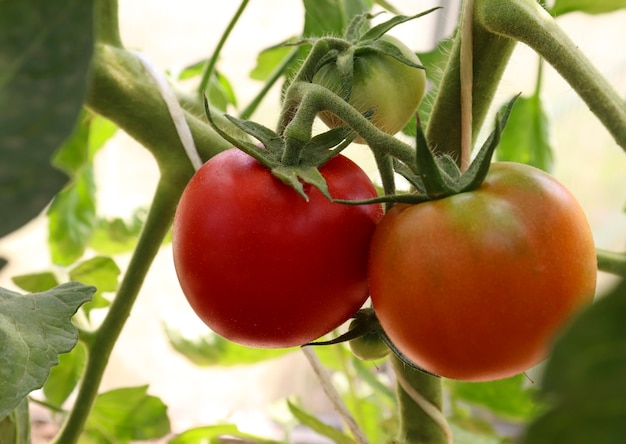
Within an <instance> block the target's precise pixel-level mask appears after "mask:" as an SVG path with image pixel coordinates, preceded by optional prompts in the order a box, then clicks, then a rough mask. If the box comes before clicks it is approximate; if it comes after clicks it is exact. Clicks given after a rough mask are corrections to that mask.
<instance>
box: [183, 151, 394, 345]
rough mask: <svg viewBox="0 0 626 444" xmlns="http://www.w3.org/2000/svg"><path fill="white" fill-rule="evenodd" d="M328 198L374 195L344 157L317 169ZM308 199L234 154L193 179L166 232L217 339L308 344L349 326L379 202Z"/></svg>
mask: <svg viewBox="0 0 626 444" xmlns="http://www.w3.org/2000/svg"><path fill="white" fill-rule="evenodd" d="M320 172H321V173H322V175H323V176H324V177H325V179H326V181H327V183H328V188H329V192H330V194H331V195H332V196H333V197H335V198H341V199H364V198H371V197H374V196H375V195H376V190H375V188H374V186H373V184H372V183H371V181H370V179H369V178H368V177H367V175H366V174H365V173H364V172H363V171H362V170H361V169H360V168H359V167H358V166H357V165H356V164H354V163H353V162H352V161H351V160H349V159H347V158H346V157H343V156H341V155H339V156H336V157H334V158H333V159H331V160H330V161H329V162H327V163H326V164H325V165H323V166H322V167H321V168H320ZM305 191H306V193H307V195H308V196H309V202H307V201H305V200H304V199H303V198H302V197H301V196H300V195H299V194H297V193H296V191H294V190H293V189H292V188H290V187H289V186H287V185H285V184H283V183H282V182H281V181H280V180H278V179H276V178H275V177H274V176H273V175H272V174H271V173H270V171H269V170H268V169H266V168H265V167H263V166H262V165H260V164H259V163H258V162H257V161H256V160H255V159H253V158H252V157H250V156H248V155H247V154H245V153H243V152H241V151H240V150H238V149H230V150H227V151H224V152H222V153H220V154H218V155H216V156H215V157H213V158H212V159H210V160H209V161H208V162H207V163H206V164H205V165H204V166H202V168H200V169H199V170H198V171H197V173H196V174H195V175H194V176H193V178H192V179H191V181H190V182H189V184H188V185H187V187H186V189H185V191H184V193H183V195H182V197H181V200H180V203H179V205H178V208H177V211H176V216H175V219H174V228H173V230H174V231H173V254H174V264H175V267H176V272H177V275H178V279H179V281H180V285H181V287H182V289H183V292H184V294H185V296H186V297H187V299H188V301H189V303H190V304H191V307H192V308H193V309H194V310H195V312H196V313H197V314H198V316H199V317H200V318H201V319H202V320H203V321H204V322H205V323H206V324H207V325H208V326H209V327H210V328H211V329H212V330H213V331H214V332H216V333H217V334H219V335H221V336H223V337H225V338H226V339H229V340H231V341H234V342H237V343H239V344H243V345H247V346H251V347H268V348H269V347H272V348H277V347H291V346H299V345H302V344H305V343H308V342H311V341H313V340H315V339H318V338H319V337H321V336H323V335H325V334H326V333H328V332H330V331H331V330H333V329H334V328H336V327H338V326H339V325H341V324H342V323H343V322H345V321H346V320H348V319H349V317H350V316H351V315H353V314H354V313H355V312H356V311H357V310H358V309H359V308H360V307H361V305H362V304H363V302H364V301H365V299H366V298H367V296H368V286H367V255H368V248H369V244H370V240H371V237H372V235H373V233H374V229H375V226H376V224H377V222H378V221H379V220H380V218H381V217H382V208H381V207H380V205H367V206H347V205H342V204H338V203H332V202H330V201H329V200H328V199H327V198H326V197H324V196H323V195H322V194H321V193H320V192H319V190H318V189H317V188H314V187H311V186H308V185H305Z"/></svg>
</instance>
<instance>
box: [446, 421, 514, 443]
mask: <svg viewBox="0 0 626 444" xmlns="http://www.w3.org/2000/svg"><path fill="white" fill-rule="evenodd" d="M449 425H450V429H451V430H452V436H453V437H454V444H503V443H504V442H508V441H505V440H504V439H503V438H501V437H499V436H498V435H496V434H495V433H487V432H481V431H478V430H468V429H467V428H464V427H460V426H459V425H458V424H456V423H455V422H454V421H451V422H450V423H449Z"/></svg>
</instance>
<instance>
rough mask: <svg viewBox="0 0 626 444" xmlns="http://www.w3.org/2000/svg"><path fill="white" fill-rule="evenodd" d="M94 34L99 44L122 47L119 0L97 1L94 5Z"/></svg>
mask: <svg viewBox="0 0 626 444" xmlns="http://www.w3.org/2000/svg"><path fill="white" fill-rule="evenodd" d="M94 33H95V37H96V42H97V43H105V44H107V45H111V46H116V47H119V48H121V47H122V38H121V37H120V26H119V19H118V4H117V0H96V2H95V3H94Z"/></svg>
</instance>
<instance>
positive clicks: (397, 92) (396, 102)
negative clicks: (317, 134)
mask: <svg viewBox="0 0 626 444" xmlns="http://www.w3.org/2000/svg"><path fill="white" fill-rule="evenodd" d="M381 39H383V40H386V41H387V42H389V43H392V44H393V45H394V46H396V47H397V48H398V49H399V50H400V51H401V52H402V53H403V55H404V56H405V57H406V58H408V59H409V60H411V61H412V62H413V63H415V64H417V65H421V62H420V60H419V58H418V57H417V55H416V54H415V53H414V52H413V51H411V50H410V49H409V48H408V47H407V46H406V45H405V44H404V43H402V42H401V41H400V40H398V39H397V38H395V37H393V36H389V35H385V36H383V37H381ZM353 69H354V72H353V84H352V93H351V95H350V99H349V101H348V102H349V103H350V104H351V105H352V106H353V107H354V108H356V109H357V110H358V111H360V112H361V113H365V112H366V111H368V110H374V115H373V116H372V118H371V121H372V123H373V124H374V125H375V126H376V127H378V128H379V129H380V130H382V131H384V132H386V133H388V134H391V135H393V134H396V133H398V132H399V131H401V130H402V129H403V128H404V126H405V125H406V124H407V123H408V122H409V120H410V119H411V117H413V116H414V115H415V112H416V111H417V107H418V106H419V104H420V103H421V101H422V99H423V97H424V92H425V89H426V74H425V73H424V70H423V69H420V68H415V67H412V66H409V65H406V64H404V63H402V62H400V61H398V60H396V59H394V58H393V57H390V56H387V55H382V54H376V53H368V54H362V55H359V56H358V57H355V59H354V68H353ZM313 83H315V84H318V85H321V86H324V87H326V88H328V89H330V90H331V91H333V92H334V93H335V94H337V95H339V96H342V97H343V93H342V79H341V74H340V72H339V69H338V68H337V65H335V64H334V63H329V64H326V65H324V66H322V67H321V68H320V70H319V71H318V72H317V73H316V74H315V76H314V77H313ZM319 116H320V118H321V119H322V121H323V122H324V123H325V124H326V125H327V126H328V127H329V128H337V127H339V126H342V125H344V123H343V122H342V121H341V119H339V118H338V117H337V116H336V115H334V114H333V113H331V112H321V113H320V114H319ZM355 142H356V143H362V144H364V143H365V141H364V140H363V139H362V138H360V137H357V138H356V139H355Z"/></svg>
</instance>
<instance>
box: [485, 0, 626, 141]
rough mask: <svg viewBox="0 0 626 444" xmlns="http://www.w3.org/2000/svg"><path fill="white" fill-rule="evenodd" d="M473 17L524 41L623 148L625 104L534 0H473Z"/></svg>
mask: <svg viewBox="0 0 626 444" xmlns="http://www.w3.org/2000/svg"><path fill="white" fill-rule="evenodd" d="M475 14H476V17H477V21H478V22H480V23H481V24H482V26H484V27H485V29H487V30H488V31H489V32H491V33H493V34H494V35H497V36H501V37H506V38H510V39H515V40H518V41H520V42H523V43H525V44H526V45H528V46H529V47H530V48H532V49H533V50H535V51H536V52H537V53H538V54H539V55H541V56H542V57H543V58H544V59H545V60H546V61H547V62H548V63H550V65H552V67H554V69H556V71H557V72H558V73H559V74H560V75H561V76H562V77H563V78H564V79H565V80H566V81H567V82H568V83H569V84H570V85H571V86H572V88H573V89H574V90H575V91H576V92H577V93H578V95H579V96H580V97H581V98H582V99H583V100H584V101H585V102H586V103H587V105H588V106H589V109H590V110H591V111H592V112H593V113H594V114H595V115H596V116H597V117H598V118H599V119H600V121H601V122H602V124H603V125H604V126H605V127H606V129H607V130H608V131H609V133H611V135H612V136H613V138H614V139H615V141H616V142H617V144H618V145H620V146H621V147H622V148H623V149H624V150H626V106H624V101H623V100H622V98H621V97H620V96H619V95H618V94H617V93H616V91H615V90H614V88H613V87H612V85H611V84H609V82H608V81H607V80H606V78H605V77H604V76H603V75H602V74H601V73H600V72H599V71H598V70H597V69H596V67H595V66H594V65H593V64H592V63H591V62H590V61H589V59H588V58H587V57H586V56H585V55H584V54H583V53H582V51H580V49H579V48H578V47H577V46H576V44H575V43H574V42H573V41H572V40H571V39H570V37H569V36H568V35H567V33H566V32H565V31H563V30H562V29H561V28H560V27H559V26H558V24H557V23H556V21H555V19H554V17H552V16H551V15H550V14H548V13H547V12H546V11H545V10H544V9H543V8H542V7H541V6H540V5H539V4H537V2H536V1H535V0H476V9H475Z"/></svg>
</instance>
